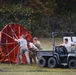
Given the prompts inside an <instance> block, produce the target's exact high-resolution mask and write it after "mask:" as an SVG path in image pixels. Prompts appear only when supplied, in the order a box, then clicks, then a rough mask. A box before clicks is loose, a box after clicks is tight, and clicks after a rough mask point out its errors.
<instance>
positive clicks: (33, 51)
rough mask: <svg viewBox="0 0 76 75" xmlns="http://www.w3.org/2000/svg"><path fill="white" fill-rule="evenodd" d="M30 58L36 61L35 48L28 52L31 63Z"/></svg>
mask: <svg viewBox="0 0 76 75" xmlns="http://www.w3.org/2000/svg"><path fill="white" fill-rule="evenodd" d="M32 60H33V61H34V63H36V51H35V50H32V51H31V52H30V62H31V63H33V62H32Z"/></svg>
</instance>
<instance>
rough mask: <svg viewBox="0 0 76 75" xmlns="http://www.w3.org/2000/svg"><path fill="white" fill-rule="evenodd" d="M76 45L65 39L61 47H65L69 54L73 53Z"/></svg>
mask: <svg viewBox="0 0 76 75" xmlns="http://www.w3.org/2000/svg"><path fill="white" fill-rule="evenodd" d="M74 45H76V43H74V42H69V41H68V39H67V38H65V39H64V42H63V44H60V46H64V47H65V48H66V49H67V51H68V52H71V51H72V46H74Z"/></svg>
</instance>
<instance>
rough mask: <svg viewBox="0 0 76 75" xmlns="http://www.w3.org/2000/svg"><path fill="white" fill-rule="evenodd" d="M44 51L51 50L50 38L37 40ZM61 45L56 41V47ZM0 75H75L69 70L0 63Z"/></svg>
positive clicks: (58, 40) (75, 73) (35, 65)
mask: <svg viewBox="0 0 76 75" xmlns="http://www.w3.org/2000/svg"><path fill="white" fill-rule="evenodd" d="M39 40H40V41H41V44H42V48H43V49H44V50H52V41H51V39H50V38H45V39H41V38H40V39H39ZM60 43H62V40H61V39H56V45H59V44H60ZM0 75H76V69H69V68H48V67H45V68H41V67H39V66H38V65H37V64H32V65H24V64H22V65H17V66H16V65H15V64H5V63H0Z"/></svg>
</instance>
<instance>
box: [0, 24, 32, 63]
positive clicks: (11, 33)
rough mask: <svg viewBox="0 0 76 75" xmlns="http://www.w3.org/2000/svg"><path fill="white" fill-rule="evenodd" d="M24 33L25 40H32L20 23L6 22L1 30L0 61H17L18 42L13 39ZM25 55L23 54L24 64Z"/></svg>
mask: <svg viewBox="0 0 76 75" xmlns="http://www.w3.org/2000/svg"><path fill="white" fill-rule="evenodd" d="M22 35H24V36H25V39H26V40H29V41H32V36H31V34H30V33H29V31H28V30H27V29H25V28H24V27H23V26H22V25H20V24H14V23H13V24H8V25H6V26H5V27H4V28H3V29H2V31H1V47H2V53H3V55H4V56H3V57H2V58H0V62H13V63H17V62H19V56H18V55H19V48H20V47H19V44H18V43H17V42H15V41H14V39H15V38H16V39H18V38H20V36H22ZM26 62H27V61H26V57H25V56H24V55H23V63H25V64H26Z"/></svg>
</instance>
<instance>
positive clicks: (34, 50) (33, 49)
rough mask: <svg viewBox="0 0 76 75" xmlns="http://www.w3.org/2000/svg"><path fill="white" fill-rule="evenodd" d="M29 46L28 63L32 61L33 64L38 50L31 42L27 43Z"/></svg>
mask: <svg viewBox="0 0 76 75" xmlns="http://www.w3.org/2000/svg"><path fill="white" fill-rule="evenodd" d="M29 46H30V62H31V63H32V59H33V60H34V63H36V51H37V50H39V49H38V48H37V47H36V46H35V45H34V44H33V43H32V42H29Z"/></svg>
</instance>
